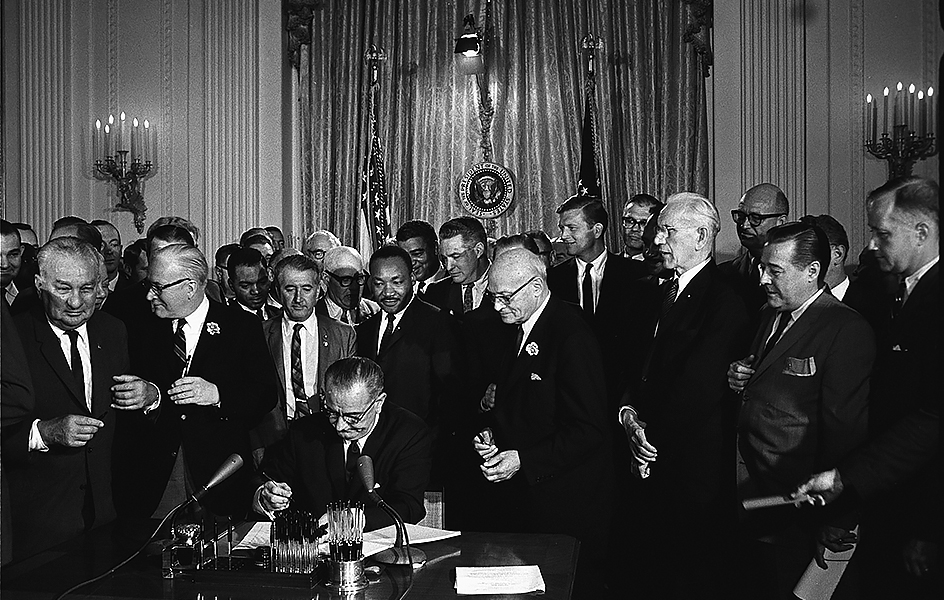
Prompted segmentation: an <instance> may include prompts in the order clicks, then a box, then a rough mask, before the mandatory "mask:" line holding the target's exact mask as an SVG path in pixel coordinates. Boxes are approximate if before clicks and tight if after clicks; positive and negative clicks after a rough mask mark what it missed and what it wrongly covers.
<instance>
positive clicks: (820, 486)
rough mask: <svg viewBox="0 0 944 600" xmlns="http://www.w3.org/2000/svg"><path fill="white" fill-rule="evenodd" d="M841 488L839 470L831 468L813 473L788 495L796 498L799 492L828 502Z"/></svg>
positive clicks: (835, 496) (839, 492)
mask: <svg viewBox="0 0 944 600" xmlns="http://www.w3.org/2000/svg"><path fill="white" fill-rule="evenodd" d="M842 490H843V486H842V478H841V477H840V476H839V470H838V469H833V470H831V471H824V472H822V473H817V474H816V475H813V476H812V477H810V480H809V481H807V482H806V483H804V484H803V485H801V486H800V487H798V488H797V489H796V490H795V491H794V492H793V493H792V494H790V497H791V498H796V497H797V496H800V495H801V494H807V495H808V496H810V497H811V498H813V499H814V500H815V499H817V498H819V499H820V500H821V501H822V503H823V504H829V503H830V502H832V501H833V500H835V499H836V498H838V497H839V494H841V493H842Z"/></svg>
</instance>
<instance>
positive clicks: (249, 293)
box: [226, 248, 278, 321]
mask: <svg viewBox="0 0 944 600" xmlns="http://www.w3.org/2000/svg"><path fill="white" fill-rule="evenodd" d="M226 270H227V274H228V275H229V287H231V288H232V289H233V292H234V293H235V295H236V298H235V299H236V302H235V303H234V305H233V306H234V308H241V309H242V310H244V311H246V312H249V313H252V314H254V315H256V317H258V318H259V320H260V321H266V320H268V319H271V318H273V317H277V316H278V314H277V311H276V310H275V309H273V308H272V307H271V306H269V305H268V304H267V303H266V299H267V298H268V295H269V286H270V285H272V282H271V281H269V266H268V264H267V263H266V259H265V257H263V256H262V254H260V253H259V251H258V250H256V249H254V248H240V249H238V250H236V251H234V252H233V253H232V254H230V256H229V262H228V263H227V265H226Z"/></svg>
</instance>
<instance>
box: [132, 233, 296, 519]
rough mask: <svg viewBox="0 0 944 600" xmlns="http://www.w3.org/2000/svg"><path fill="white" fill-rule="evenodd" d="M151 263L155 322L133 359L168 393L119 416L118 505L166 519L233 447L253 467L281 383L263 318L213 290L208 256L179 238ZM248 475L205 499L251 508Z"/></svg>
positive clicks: (223, 511)
mask: <svg viewBox="0 0 944 600" xmlns="http://www.w3.org/2000/svg"><path fill="white" fill-rule="evenodd" d="M150 260H151V262H150V264H149V266H148V280H149V282H150V289H149V291H148V295H147V297H148V300H149V301H150V303H151V308H152V310H153V311H154V314H155V315H156V316H157V317H158V319H156V320H155V321H154V322H153V323H154V325H153V326H152V327H151V328H150V331H145V332H142V335H140V336H138V337H135V338H133V339H132V345H133V346H138V348H137V350H136V351H132V358H133V360H135V361H136V364H134V363H133V366H134V368H135V372H136V373H139V374H141V375H142V376H144V377H145V378H146V379H147V380H148V381H152V382H154V383H155V384H156V385H157V386H158V388H159V389H160V391H161V400H160V404H159V406H157V407H156V408H154V409H153V410H152V411H150V413H149V414H147V415H139V414H132V415H129V417H140V418H127V419H124V420H123V422H121V423H119V426H120V429H119V432H118V435H120V436H121V439H120V440H118V439H116V445H118V444H119V441H120V446H119V449H120V451H119V452H118V453H116V473H115V478H116V485H115V503H116V507H117V508H118V512H119V515H122V516H126V517H128V518H129V519H149V518H152V517H153V518H160V517H163V516H164V515H165V514H167V512H169V511H170V509H171V508H173V507H174V506H176V505H177V504H178V503H180V502H181V501H183V500H184V499H185V498H186V497H187V496H188V495H190V494H191V493H192V492H193V491H194V490H195V486H199V485H203V484H205V483H206V482H207V481H209V479H210V477H211V476H212V474H213V473H214V472H215V471H216V469H217V468H218V467H219V466H220V465H221V464H223V462H224V461H225V460H226V459H227V458H228V457H229V455H231V454H233V453H239V454H240V455H241V456H242V457H243V460H244V461H245V462H246V464H251V460H252V457H251V456H250V446H249V430H250V429H251V428H253V427H254V426H256V425H257V424H258V422H259V420H260V419H261V418H262V417H263V416H264V415H265V414H266V413H268V412H269V411H270V410H272V408H273V407H274V406H275V405H276V402H277V398H278V387H279V385H278V378H277V376H276V373H275V367H274V365H273V364H272V358H271V357H270V356H269V352H268V349H267V348H266V342H265V338H264V337H263V335H262V326H261V324H260V323H259V321H258V319H256V318H255V317H254V316H252V315H250V314H246V313H245V312H244V311H239V310H233V309H231V308H227V307H224V306H223V305H222V304H218V303H216V302H213V301H211V300H209V299H208V298H207V297H206V294H205V288H206V281H207V272H208V266H207V262H206V259H205V258H204V256H203V253H201V252H200V251H199V250H198V249H196V248H194V247H193V246H188V245H184V244H176V245H170V246H166V247H164V248H161V249H160V250H158V251H157V252H153V253H152V254H151V257H150ZM122 416H124V415H122ZM249 472H250V469H248V468H247V469H241V470H239V471H237V472H236V474H235V475H233V476H232V477H230V478H229V479H227V480H226V481H224V482H223V483H221V484H220V485H219V486H217V487H216V488H214V489H213V490H211V491H210V492H209V493H208V494H207V495H206V496H205V497H204V498H203V500H202V501H201V504H202V505H203V506H204V507H206V508H208V509H209V510H210V511H211V512H214V513H216V514H218V515H237V516H238V515H239V514H245V512H246V510H247V509H248V503H247V502H246V496H245V494H244V493H243V490H244V488H245V486H247V485H248V482H249V476H250V475H249Z"/></svg>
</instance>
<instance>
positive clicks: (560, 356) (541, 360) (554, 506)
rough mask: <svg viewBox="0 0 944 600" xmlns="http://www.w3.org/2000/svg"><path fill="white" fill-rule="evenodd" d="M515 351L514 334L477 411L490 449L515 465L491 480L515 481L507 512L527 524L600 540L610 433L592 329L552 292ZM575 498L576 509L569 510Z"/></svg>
mask: <svg viewBox="0 0 944 600" xmlns="http://www.w3.org/2000/svg"><path fill="white" fill-rule="evenodd" d="M516 350H517V349H516V348H514V340H513V341H512V343H511V344H510V346H508V347H505V348H504V353H503V357H504V358H505V359H506V360H507V361H508V362H509V364H510V369H509V370H508V371H507V373H506V374H505V376H504V377H503V378H502V379H500V380H498V381H497V385H496V392H495V408H494V409H492V410H491V411H490V412H488V413H486V415H485V416H486V419H487V423H488V424H490V425H491V427H492V429H493V431H494V435H495V443H496V445H497V446H498V448H499V449H500V450H517V451H518V454H519V457H520V460H521V470H520V471H519V472H518V473H516V474H515V475H514V477H512V478H511V479H510V480H508V481H507V482H503V483H498V484H494V485H496V486H504V487H509V488H511V487H517V488H518V494H517V496H518V499H519V504H518V506H517V507H516V508H517V510H518V511H519V512H518V513H517V514H515V515H514V516H515V517H516V518H517V519H519V520H520V521H521V522H523V523H527V524H529V525H530V528H531V530H532V531H544V532H561V533H567V534H569V535H574V536H577V537H578V538H580V539H581V540H594V539H601V538H602V539H605V536H606V527H607V525H608V523H607V516H608V510H609V504H610V498H609V493H608V491H609V490H608V488H607V483H608V481H609V480H610V479H611V477H612V465H611V462H610V443H611V439H610V428H609V426H608V421H607V414H606V410H607V409H606V397H605V395H604V384H603V370H602V367H601V357H600V351H599V348H598V346H597V343H596V340H595V339H594V337H593V333H592V332H591V330H590V328H589V327H588V326H587V324H586V322H585V321H584V320H583V318H582V317H581V316H580V314H579V311H578V310H577V309H575V308H574V307H573V306H571V305H569V304H567V303H565V302H563V301H561V300H558V299H556V298H555V297H554V296H553V295H552V296H551V298H550V300H549V301H548V303H547V306H546V307H545V309H544V312H543V313H542V314H541V315H540V317H538V319H537V321H536V322H535V324H534V328H533V329H532V330H531V332H530V334H529V335H528V338H527V340H526V342H525V347H524V348H523V349H522V351H521V353H520V354H518V355H516V354H515V351H516ZM496 351H498V349H496ZM610 418H612V417H610ZM591 490H592V492H591ZM577 497H579V498H580V499H581V502H580V510H573V504H572V503H573V499H574V498H577ZM500 510H506V509H505V508H504V507H502V508H501V509H500ZM508 510H515V508H512V507H508Z"/></svg>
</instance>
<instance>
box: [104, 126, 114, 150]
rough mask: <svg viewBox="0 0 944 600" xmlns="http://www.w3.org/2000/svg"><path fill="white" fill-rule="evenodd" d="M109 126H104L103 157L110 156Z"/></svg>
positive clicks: (110, 136)
mask: <svg viewBox="0 0 944 600" xmlns="http://www.w3.org/2000/svg"><path fill="white" fill-rule="evenodd" d="M111 138H112V135H111V125H105V156H106V157H108V156H112V151H111Z"/></svg>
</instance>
